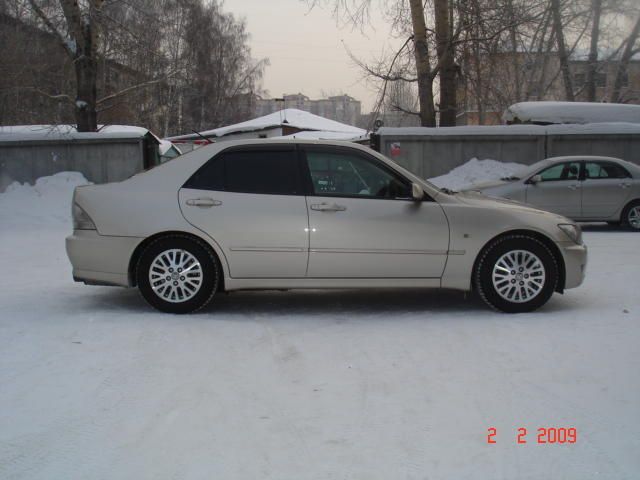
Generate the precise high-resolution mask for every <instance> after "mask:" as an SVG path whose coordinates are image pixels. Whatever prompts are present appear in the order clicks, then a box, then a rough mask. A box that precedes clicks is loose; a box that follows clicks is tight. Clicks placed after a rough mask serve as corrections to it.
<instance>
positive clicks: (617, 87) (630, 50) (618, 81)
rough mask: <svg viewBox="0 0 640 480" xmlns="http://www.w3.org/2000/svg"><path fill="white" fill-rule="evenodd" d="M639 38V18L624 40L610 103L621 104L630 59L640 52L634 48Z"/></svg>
mask: <svg viewBox="0 0 640 480" xmlns="http://www.w3.org/2000/svg"><path fill="white" fill-rule="evenodd" d="M639 36H640V16H638V19H637V20H636V22H635V24H634V26H633V29H632V30H631V33H630V34H629V36H628V37H627V39H626V40H625V47H624V52H623V53H622V57H621V58H620V62H619V63H618V69H617V71H616V77H615V80H614V85H613V90H612V92H611V102H614V103H615V102H622V101H623V98H622V95H621V90H622V84H623V81H624V78H625V76H627V75H628V73H627V71H628V67H629V62H630V61H631V58H632V57H633V56H634V55H635V54H636V53H638V52H639V51H640V48H636V46H635V45H636V42H637V41H638V37H639Z"/></svg>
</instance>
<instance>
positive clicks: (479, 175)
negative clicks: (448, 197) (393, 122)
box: [429, 158, 527, 190]
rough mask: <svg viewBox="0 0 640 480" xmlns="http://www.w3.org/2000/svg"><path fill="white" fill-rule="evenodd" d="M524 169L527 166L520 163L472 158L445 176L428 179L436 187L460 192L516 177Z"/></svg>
mask: <svg viewBox="0 0 640 480" xmlns="http://www.w3.org/2000/svg"><path fill="white" fill-rule="evenodd" d="M525 168H527V166H526V165H523V164H521V163H512V162H498V161H497V160H491V159H486V160H478V159H477V158H472V159H471V160H469V161H468V162H467V163H465V164H464V165H460V166H459V167H456V168H454V169H453V170H451V171H450V172H449V173H447V174H445V175H440V176H439V177H434V178H430V179H429V181H430V182H431V183H433V184H435V185H437V186H438V187H442V188H450V189H451V190H460V189H463V188H467V187H470V186H471V185H474V184H477V183H481V182H488V181H491V180H499V179H500V178H502V177H508V176H510V175H516V174H518V173H519V172H521V171H522V170H524V169H525Z"/></svg>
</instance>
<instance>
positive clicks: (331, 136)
mask: <svg viewBox="0 0 640 480" xmlns="http://www.w3.org/2000/svg"><path fill="white" fill-rule="evenodd" d="M282 138H299V139H301V140H345V141H354V140H365V139H367V138H368V137H367V134H366V131H365V130H362V133H360V134H359V133H350V132H327V131H325V130H304V131H302V132H297V133H293V134H291V135H283V136H282Z"/></svg>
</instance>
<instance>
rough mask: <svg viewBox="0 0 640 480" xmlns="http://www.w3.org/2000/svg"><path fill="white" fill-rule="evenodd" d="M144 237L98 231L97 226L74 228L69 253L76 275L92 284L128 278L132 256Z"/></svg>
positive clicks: (124, 281)
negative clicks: (112, 235) (93, 228)
mask: <svg viewBox="0 0 640 480" xmlns="http://www.w3.org/2000/svg"><path fill="white" fill-rule="evenodd" d="M141 241H142V238H138V237H111V236H106V235H99V234H98V232H96V231H95V230H75V231H74V232H73V235H71V236H69V237H67V239H66V248H67V256H68V257H69V260H70V261H71V265H72V267H73V279H74V280H75V281H76V282H83V283H86V284H89V285H119V286H124V287H127V286H129V285H130V282H129V260H130V259H131V255H132V254H133V251H134V250H135V248H136V247H137V246H138V245H139V244H140V242H141Z"/></svg>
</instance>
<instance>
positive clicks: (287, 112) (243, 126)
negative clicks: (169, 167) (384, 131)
mask: <svg viewBox="0 0 640 480" xmlns="http://www.w3.org/2000/svg"><path fill="white" fill-rule="evenodd" d="M281 126H288V127H293V128H298V129H300V130H320V131H325V132H341V133H352V134H354V135H355V136H359V135H363V134H364V133H366V132H365V131H364V130H362V129H361V128H357V127H353V126H351V125H346V124H344V123H340V122H336V121H334V120H329V119H328V118H324V117H320V116H318V115H314V114H313V113H309V112H305V111H303V110H298V109H296V108H286V109H284V110H279V111H277V112H274V113H270V114H269V115H265V116H263V117H258V118H254V119H252V120H247V121H246V122H241V123H236V124H235V125H229V126H226V127H220V128H216V129H213V130H207V131H204V132H200V134H201V135H202V136H203V137H207V138H212V137H222V136H224V135H229V134H231V133H242V132H255V131H259V130H265V129H268V128H274V127H281ZM197 138H200V136H199V135H196V134H188V135H180V136H176V137H170V138H168V140H191V139H197Z"/></svg>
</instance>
